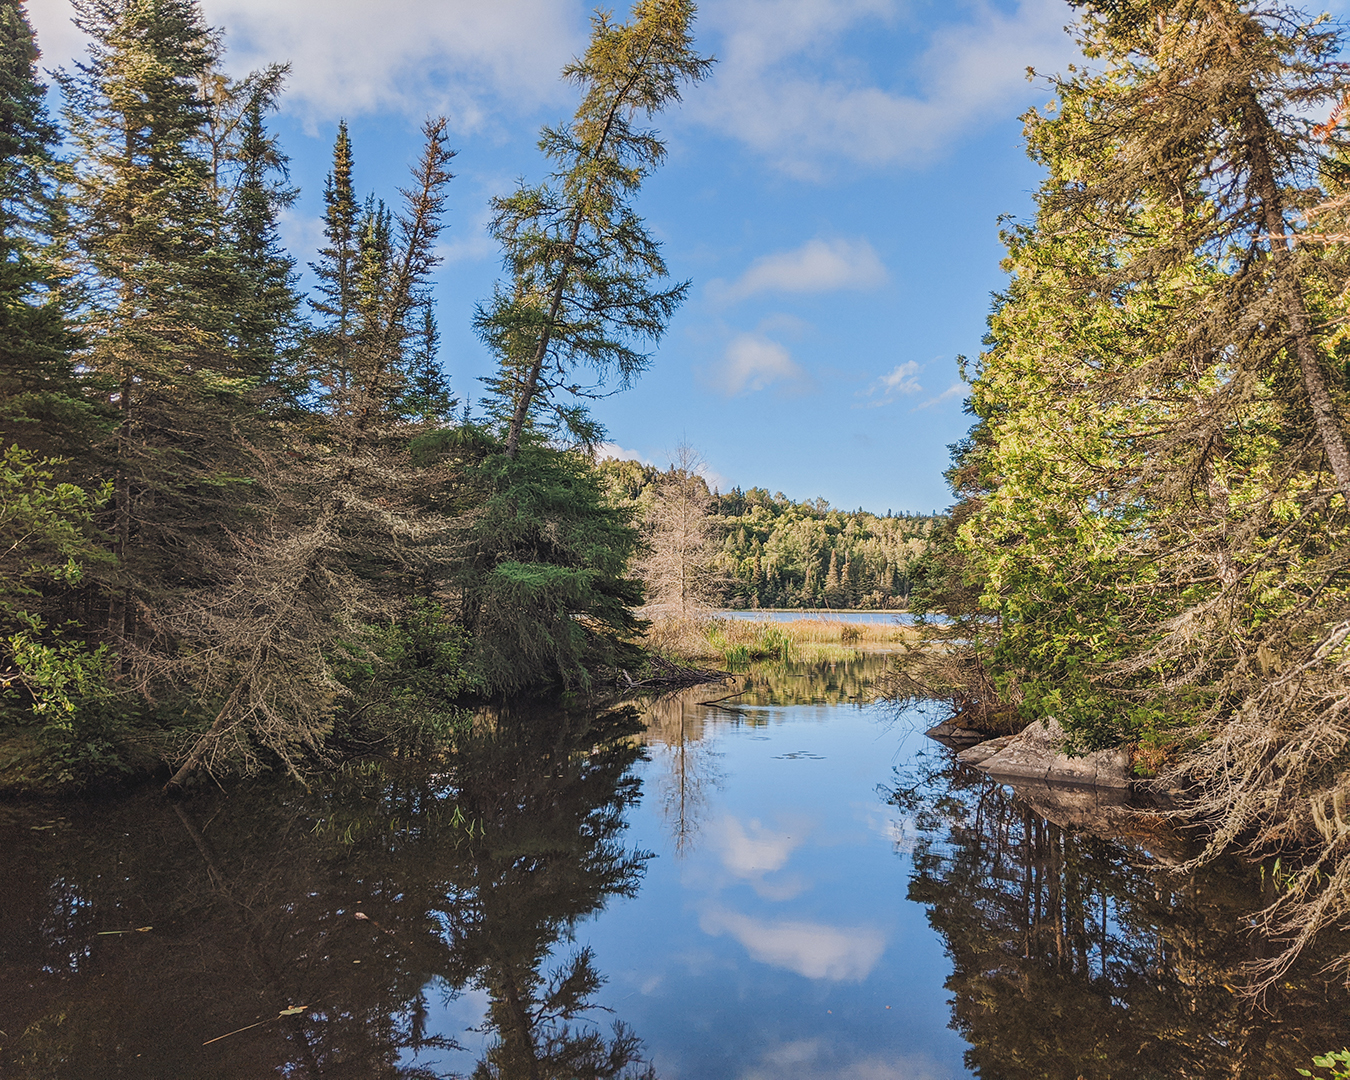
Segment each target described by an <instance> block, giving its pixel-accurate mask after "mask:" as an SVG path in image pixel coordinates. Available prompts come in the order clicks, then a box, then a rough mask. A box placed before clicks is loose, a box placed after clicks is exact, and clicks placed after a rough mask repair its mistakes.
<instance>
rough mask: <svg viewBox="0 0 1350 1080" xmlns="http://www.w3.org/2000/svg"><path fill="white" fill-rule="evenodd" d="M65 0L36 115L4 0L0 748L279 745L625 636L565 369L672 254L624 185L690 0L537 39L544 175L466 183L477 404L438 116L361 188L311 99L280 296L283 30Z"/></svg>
mask: <svg viewBox="0 0 1350 1080" xmlns="http://www.w3.org/2000/svg"><path fill="white" fill-rule="evenodd" d="M75 9H76V24H77V26H78V27H79V29H80V30H81V31H82V32H83V33H84V35H85V36H86V37H87V38H88V40H89V42H90V45H89V51H88V55H87V57H86V58H85V59H84V60H83V61H81V62H80V63H79V64H77V65H75V66H74V67H73V68H72V69H70V70H64V71H60V72H58V73H57V74H56V76H55V82H56V89H57V91H58V92H59V98H60V101H61V106H60V108H59V110H58V112H57V114H55V115H53V114H52V113H50V112H49V111H48V108H47V90H48V88H47V87H46V86H44V85H43V83H42V81H41V80H40V78H39V70H38V66H37V61H38V56H39V53H38V49H37V43H36V42H35V40H34V36H33V32H32V29H31V27H30V25H29V23H28V21H27V18H26V16H25V12H24V9H23V6H22V4H21V3H19V2H18V0H0V83H2V84H3V85H0V437H3V445H4V457H3V464H4V467H3V468H2V469H0V488H3V491H2V492H0V528H2V529H3V530H5V532H6V536H7V539H8V541H9V542H8V544H7V545H6V550H5V554H4V556H3V560H2V564H3V565H2V568H0V782H2V783H3V785H4V786H5V787H7V788H10V789H25V788H27V789H42V790H52V789H74V788H85V787H89V786H94V785H99V784H105V783H109V782H113V781H116V780H117V779H118V778H119V777H122V776H126V775H130V774H136V773H140V772H144V771H146V770H150V769H155V768H159V769H163V768H165V767H166V766H167V767H169V768H170V769H171V770H172V771H173V777H172V779H171V780H170V784H171V785H181V784H184V783H186V782H187V781H188V778H189V777H190V776H191V775H192V774H193V773H194V772H195V771H197V770H198V769H206V770H209V771H211V772H212V773H214V774H217V775H221V774H226V773H230V772H241V771H242V772H248V771H252V770H256V769H260V768H270V769H280V770H285V771H289V772H291V773H294V774H297V775H298V774H299V773H300V772H301V771H302V770H303V769H305V768H307V767H310V766H312V765H314V764H316V763H323V762H331V761H332V760H335V759H336V758H338V757H341V756H342V755H343V754H346V753H349V752H362V751H366V750H377V749H378V750H381V751H383V752H393V753H399V752H403V751H409V752H411V751H414V750H416V749H418V748H420V747H424V746H427V745H435V744H436V743H437V741H438V740H443V739H444V738H445V736H446V735H447V733H448V732H450V731H452V730H454V728H455V725H456V724H458V723H459V722H460V720H461V719H462V709H461V707H460V705H459V704H457V703H459V702H463V701H468V700H473V699H484V698H493V697H500V696H502V695H505V694H509V693H516V692H520V691H525V690H539V689H556V688H559V687H581V688H584V687H586V686H588V685H590V684H591V683H592V681H593V680H594V678H595V677H596V674H597V672H601V671H603V670H605V669H606V668H607V667H612V666H613V665H614V664H616V663H618V662H619V661H620V660H623V659H625V658H628V657H629V656H630V655H631V654H632V653H633V651H634V645H633V644H632V636H633V632H634V631H635V629H637V626H638V624H637V621H636V618H635V616H634V614H633V610H634V609H635V608H636V607H637V606H638V605H639V604H640V603H641V599H642V594H641V586H640V584H639V583H638V582H637V580H636V579H635V578H633V577H632V576H631V575H630V573H629V566H630V563H631V560H632V557H633V555H634V553H635V551H636V548H637V544H638V539H639V537H638V531H637V529H636V527H635V525H634V522H633V519H632V514H631V512H630V511H629V510H628V509H626V508H624V507H622V506H619V505H616V504H615V503H614V502H613V500H611V499H610V498H609V497H608V495H607V493H606V491H605V489H604V487H603V485H602V483H601V481H600V479H599V477H598V475H597V474H596V472H595V468H594V464H593V461H592V458H591V454H590V448H591V446H592V445H593V444H594V443H595V441H596V440H597V439H598V438H600V437H601V435H602V431H601V429H600V428H599V426H598V425H597V424H596V423H595V422H594V420H593V419H591V418H590V417H589V415H588V413H587V411H586V408H585V405H586V402H587V401H588V400H589V399H590V398H591V397H593V396H595V395H596V394H597V393H600V392H602V391H603V390H604V389H605V388H606V387H607V386H610V387H621V386H623V385H627V384H628V383H629V382H630V381H631V380H632V379H634V378H635V377H637V375H638V374H640V372H641V371H642V370H643V368H644V367H645V366H646V365H647V364H648V363H649V362H650V359H651V356H652V352H653V351H654V349H655V347H656V345H657V344H658V343H659V341H660V339H661V336H662V334H663V333H664V331H665V328H666V326H667V324H668V322H669V320H670V317H671V315H672V314H673V312H674V311H675V309H676V308H677V307H678V305H679V303H680V301H681V300H682V298H683V296H684V294H685V291H686V289H687V284H685V283H681V282H679V281H672V280H670V278H669V276H668V274H667V269H666V266H665V263H664V262H663V260H662V257H661V252H660V245H659V243H658V242H657V241H656V240H655V239H654V238H653V237H652V236H651V235H649V233H648V231H647V229H646V226H645V225H644V223H643V221H642V219H641V217H640V216H639V214H638V212H637V210H636V207H635V200H636V199H637V197H638V196H639V195H640V192H641V187H642V183H643V181H644V180H645V179H646V178H647V177H649V176H650V175H651V174H652V172H653V171H654V170H656V169H657V168H658V167H659V166H660V164H661V162H662V160H663V158H664V155H665V148H664V144H663V143H662V141H661V138H660V137H659V135H658V133H657V132H656V131H655V130H654V129H653V128H652V126H651V125H652V121H653V118H654V117H655V116H657V115H658V114H659V113H661V112H662V111H663V110H665V109H667V108H669V107H671V106H673V105H674V104H676V103H677V102H678V101H679V100H680V94H681V92H682V91H683V89H685V88H686V87H688V86H689V85H691V84H693V83H697V82H698V81H700V80H701V79H702V78H703V77H704V76H705V75H706V73H707V71H708V69H709V65H710V64H711V61H710V60H709V59H707V58H705V57H702V56H701V55H699V53H698V52H697V51H696V49H695V46H694V41H693V36H692V34H693V31H692V27H693V20H694V7H693V5H692V4H691V3H689V2H688V0H636V3H635V4H634V6H633V8H632V11H631V13H630V15H629V17H628V18H627V20H626V21H620V20H619V19H617V18H615V17H613V16H611V15H603V14H601V15H597V16H596V17H595V19H594V21H593V25H592V34H591V39H590V43H589V46H588V48H587V49H586V51H585V52H584V53H583V54H582V55H581V56H579V57H577V59H576V60H575V61H574V62H573V63H572V64H570V65H569V66H568V67H567V68H566V69H565V71H564V72H563V76H564V78H565V79H566V80H567V81H568V82H569V83H570V84H571V85H572V86H573V88H574V89H575V90H576V92H577V100H578V102H579V104H578V107H577V109H576V112H575V113H574V115H573V116H572V117H570V118H569V119H566V120H564V121H561V122H560V123H558V124H556V125H553V126H550V127H548V128H545V129H544V132H543V135H542V138H541V143H540V145H541V149H542V150H543V151H544V156H545V158H546V160H547V162H548V169H549V171H548V175H547V177H546V179H545V180H544V181H543V182H542V183H540V184H536V185H530V184H527V183H525V182H524V181H522V182H521V184H520V186H519V187H518V189H517V190H516V191H515V192H514V193H513V194H510V195H508V196H504V197H501V198H499V199H497V200H496V202H495V204H494V212H495V214H496V217H495V218H494V223H493V226H492V234H493V236H494V238H495V239H496V240H497V241H498V242H499V244H500V246H501V250H502V257H503V270H504V277H503V280H502V281H501V282H500V284H499V285H498V287H497V289H496V290H495V292H494V295H493V296H492V297H491V298H490V299H487V300H485V301H484V302H483V303H482V304H481V305H480V307H479V312H478V317H477V320H476V329H477V331H478V333H479V335H480V336H481V339H482V341H483V343H484V344H485V346H486V347H487V348H488V350H489V351H490V353H491V355H492V357H493V358H494V360H495V362H496V364H497V375H496V377H495V378H494V379H493V380H492V381H491V383H490V386H489V390H490V391H491V392H490V394H489V396H488V398H487V400H486V401H485V402H484V403H483V404H482V405H481V406H480V412H479V413H478V415H477V416H476V417H475V418H473V419H470V415H471V414H470V413H469V412H468V411H466V410H464V409H462V408H461V401H460V397H459V395H458V394H456V393H455V392H452V390H451V387H450V386H449V384H448V381H447V379H446V377H445V375H444V373H443V368H442V366H441V363H440V357H439V341H440V333H439V328H438V326H437V324H436V314H435V309H434V305H433V303H432V299H431V286H432V283H433V280H434V274H435V271H436V268H437V265H438V263H439V261H440V255H439V254H438V252H439V251H440V250H441V246H440V244H439V240H440V238H441V235H442V232H443V230H444V229H445V228H446V227H447V226H448V225H449V222H448V221H447V220H446V207H447V202H446V200H447V194H448V191H449V189H450V185H451V184H452V182H453V180H454V176H453V171H452V165H453V160H454V157H455V151H454V150H453V148H452V147H451V146H450V144H449V136H448V131H449V126H448V124H447V122H446V120H445V119H443V118H438V117H432V118H430V119H428V120H427V122H426V123H425V125H424V126H423V130H422V139H423V145H422V149H421V152H420V154H419V155H417V156H416V157H415V158H414V160H413V161H412V162H411V165H410V170H409V177H408V180H407V182H406V184H405V185H404V186H403V187H402V188H400V189H399V191H397V192H396V193H391V195H390V196H381V195H380V194H378V193H369V194H367V193H365V192H362V191H359V190H357V189H356V187H355V182H354V179H353V178H354V176H355V168H354V163H355V161H356V160H357V158H358V156H359V154H360V147H359V146H356V145H354V143H353V140H352V139H351V137H350V134H349V132H348V130H347V127H346V125H345V124H340V125H339V126H338V129H337V131H336V137H335V141H334V145H333V154H332V163H331V169H330V171H329V173H328V176H327V180H326V183H325V186H324V191H323V205H324V213H323V242H322V246H321V247H320V249H319V250H318V251H316V252H311V253H305V255H306V257H307V259H308V261H309V265H310V267H311V269H312V271H313V274H314V279H315V281H316V286H315V288H314V290H313V291H312V293H310V294H309V295H304V294H303V293H302V292H301V291H300V289H299V285H298V282H299V274H298V273H297V269H296V267H297V256H296V255H294V254H292V253H290V252H287V251H286V250H285V249H284V247H283V246H282V244H281V241H280V238H279V232H278V220H279V215H280V214H281V213H282V212H283V211H284V210H285V209H286V208H287V207H288V206H290V205H291V204H292V203H293V202H294V200H295V198H296V195H297V192H296V190H295V189H294V187H293V186H292V185H291V183H290V178H289V173H288V167H287V164H288V163H287V157H286V154H285V150H284V148H283V147H282V146H281V145H280V144H279V142H278V140H277V139H276V137H275V136H274V135H273V134H271V132H270V131H269V128H268V123H269V118H270V116H271V115H272V113H273V112H274V111H275V110H276V109H277V108H278V104H279V102H280V101H281V97H282V94H283V93H284V87H285V82H286V76H287V69H286V67H285V66H284V65H273V66H269V67H267V68H264V69H262V70H259V71H256V72H253V73H251V74H249V75H247V76H246V77H244V78H233V77H231V76H230V75H229V74H227V73H226V70H225V67H224V55H223V49H224V41H223V37H222V35H221V34H220V33H219V32H218V31H216V30H215V29H213V28H212V27H210V26H209V25H207V23H206V22H205V21H204V18H203V14H202V11H201V8H200V6H199V4H198V3H197V2H196V0H76V3H75ZM463 392H464V391H463V390H461V391H460V394H462V393H463Z"/></svg>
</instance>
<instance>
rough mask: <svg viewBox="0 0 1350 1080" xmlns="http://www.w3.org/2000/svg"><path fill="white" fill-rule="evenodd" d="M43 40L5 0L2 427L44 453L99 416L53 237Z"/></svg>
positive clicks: (75, 437)
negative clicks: (79, 361)
mask: <svg viewBox="0 0 1350 1080" xmlns="http://www.w3.org/2000/svg"><path fill="white" fill-rule="evenodd" d="M37 59H38V50H37V45H36V43H35V41H34V38H33V30H32V27H31V26H30V25H29V23H28V19H27V17H26V16H25V14H24V11H23V7H22V5H21V4H20V3H18V2H17V0H4V2H3V3H0V434H3V437H4V439H5V440H6V442H10V443H13V442H17V443H18V444H19V445H21V446H23V447H25V448H27V449H32V450H36V451H38V452H39V453H42V454H60V453H70V452H72V451H74V450H77V449H79V448H82V447H83V446H84V445H85V444H86V443H87V440H88V439H89V438H90V437H91V436H92V435H94V434H95V433H96V429H97V427H98V424H99V420H98V418H97V417H96V416H95V415H94V406H93V404H92V403H91V402H90V401H89V400H88V399H87V398H86V396H85V394H84V392H83V391H84V387H83V385H82V382H81V380H79V379H78V378H77V377H76V375H75V370H74V366H73V363H72V353H73V352H74V350H75V349H76V347H77V345H78V338H77V337H76V336H75V334H74V333H73V332H72V330H71V329H70V326H69V323H68V318H67V308H68V306H69V305H68V302H67V301H66V300H65V299H64V298H63V295H62V289H61V286H62V285H63V284H64V282H62V281H61V280H60V279H61V272H60V268H59V266H58V265H57V260H56V259H55V258H54V254H55V253H54V252H53V251H52V245H53V244H54V243H55V239H56V238H55V234H56V233H57V232H58V231H59V230H60V227H61V220H60V219H61V215H62V210H63V207H62V205H61V202H60V200H59V197H58V193H57V190H56V184H57V179H56V169H57V163H56V158H55V152H54V148H55V146H56V144H57V142H58V140H59V133H58V132H57V129H56V127H55V125H54V124H52V123H51V121H50V120H49V119H48V116H47V109H46V103H45V96H46V91H45V89H44V88H43V86H42V85H41V83H39V82H38V79H37Z"/></svg>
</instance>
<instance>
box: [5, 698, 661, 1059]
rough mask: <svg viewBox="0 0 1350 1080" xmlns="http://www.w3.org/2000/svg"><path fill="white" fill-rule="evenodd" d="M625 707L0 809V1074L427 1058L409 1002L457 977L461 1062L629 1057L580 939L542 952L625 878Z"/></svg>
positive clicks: (637, 1049)
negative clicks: (328, 761) (195, 795)
mask: <svg viewBox="0 0 1350 1080" xmlns="http://www.w3.org/2000/svg"><path fill="white" fill-rule="evenodd" d="M637 730H638V727H637V724H636V722H635V720H634V718H633V716H632V714H631V712H623V711H621V712H615V713H610V714H608V715H607V716H604V717H600V718H598V719H595V718H592V719H581V718H575V717H573V718H561V717H558V716H556V715H555V716H552V717H550V722H549V723H548V724H538V723H521V722H516V721H513V720H512V719H510V718H499V721H498V722H497V723H495V724H493V725H490V726H485V727H484V730H483V731H482V732H481V733H480V735H479V736H478V737H477V738H476V739H475V740H474V741H473V742H472V743H471V744H469V745H468V746H466V747H465V748H464V752H463V753H462V754H461V755H460V756H459V759H458V760H457V761H456V762H455V763H454V765H453V767H451V768H450V769H449V770H448V771H447V772H445V773H444V774H443V775H440V776H436V777H431V778H428V777H426V776H417V777H414V776H412V775H409V774H404V773H399V772H395V771H390V770H388V769H385V768H378V767H373V766H372V767H367V768H360V769H355V770H349V771H346V772H343V773H341V774H340V775H338V776H337V777H334V778H333V779H332V780H331V781H329V782H327V783H325V785H324V786H323V787H321V788H316V789H315V790H314V791H312V792H310V793H304V792H301V791H298V790H297V789H296V788H294V787H293V786H289V785H287V786H277V787H275V788H268V787H266V786H263V785H254V786H251V787H250V788H249V789H248V790H247V792H246V793H243V794H241V795H240V796H239V797H237V798H229V797H225V796H224V795H219V796H217V797H215V798H200V799H196V800H193V801H192V802H190V803H187V804H180V805H176V806H165V805H164V804H163V803H160V802H159V801H157V800H150V799H147V800H144V801H139V802H138V801H132V802H127V803H121V804H115V805H112V806H106V807H97V808H90V809H89V810H88V811H87V812H84V813H72V814H69V815H67V816H65V817H62V818H56V819H41V818H39V819H34V817H33V816H32V814H31V813H29V812H21V811H15V810H11V811H9V813H8V815H7V817H6V819H5V820H4V821H3V822H0V844H3V850H4V851H5V852H6V861H5V868H6V874H5V875H4V878H3V880H0V910H3V911H4V912H5V918H4V920H3V921H2V922H0V1031H3V1033H4V1034H3V1035H0V1075H14V1076H25V1077H27V1076H34V1077H36V1076H42V1077H52V1078H65V1077H70V1078H77V1077H78V1078H80V1080H84V1078H87V1077H91V1076H114V1075H116V1076H128V1077H147V1078H148V1077H165V1078H169V1077H174V1078H178V1077H183V1076H192V1077H240V1076H263V1075H267V1074H281V1075H285V1076H293V1077H321V1076H322V1077H363V1078H366V1077H391V1078H392V1077H408V1078H420V1077H432V1076H441V1075H448V1072H449V1066H448V1065H447V1064H446V1063H447V1061H449V1060H450V1058H448V1057H447V1055H451V1054H453V1053H454V1052H455V1050H456V1044H455V1042H454V1040H453V1039H451V1038H449V1037H447V1036H446V1035H443V1034H435V1033H433V1032H431V1031H430V1030H429V1025H428V1013H429V1009H430V1008H432V1007H435V1005H436V1001H435V999H436V998H437V997H439V998H441V1000H442V1003H444V1002H445V1001H450V1000H453V999H454V998H456V997H457V996H459V995H461V994H465V993H476V994H478V995H480V996H482V997H484V998H485V999H486V1012H487V1017H486V1027H487V1030H486V1035H487V1038H486V1040H485V1041H484V1039H483V1038H482V1037H481V1036H480V1038H479V1039H477V1040H476V1041H477V1042H479V1043H482V1044H483V1045H482V1047H481V1052H480V1053H479V1055H478V1060H477V1061H476V1063H473V1064H472V1065H471V1068H472V1075H473V1077H475V1078H476V1080H487V1078H503V1080H516V1078H520V1080H548V1078H554V1077H568V1078H572V1077H584V1078H601V1077H606V1078H609V1077H614V1078H617V1077H636V1076H640V1075H649V1073H648V1070H647V1069H646V1067H645V1066H644V1064H643V1062H642V1061H641V1056H642V1054H641V1045H640V1043H639V1042H638V1040H637V1038H636V1037H635V1036H634V1034H633V1033H632V1032H631V1031H629V1030H627V1029H626V1028H625V1027H623V1025H622V1024H616V1025H614V1026H613V1027H604V1028H602V1027H601V1026H599V1025H597V1024H596V1023H594V1022H592V1021H591V1020H589V1019H588V1015H589V1014H588V1007H589V1006H590V1003H591V999H592V996H593V995H594V994H595V992H596V990H597V989H598V987H599V985H600V983H601V981H602V980H601V977H600V975H599V974H598V972H597V971H596V969H595V967H594V965H593V963H592V961H591V956H590V953H589V951H587V950H585V949H582V950H580V951H576V952H574V953H573V954H571V955H567V956H563V957H561V958H559V955H558V954H559V952H560V948H559V946H560V943H566V942H567V941H568V940H569V939H570V937H571V935H572V931H573V929H574V927H575V925H576V923H577V921H578V920H580V919H582V918H584V917H585V916H587V915H589V914H591V913H593V912H595V911H597V910H599V909H601V908H603V907H604V905H605V904H606V902H607V901H608V900H609V899H611V898H613V897H616V896H630V895H632V894H633V893H635V892H636V890H637V887H638V884H639V882H640V880H641V878H642V874H643V869H644V864H645V860H646V858H647V856H645V855H644V854H643V853H641V852H636V851H633V850H630V849H628V848H626V847H625V846H624V844H623V841H622V833H623V831H624V829H625V828H626V822H625V812H626V810H627V809H628V808H629V807H630V806H631V805H632V804H633V803H634V802H635V801H636V800H637V798H638V794H639V784H638V780H637V779H636V776H635V774H634V772H633V766H634V764H635V763H636V762H637V761H638V760H639V758H640V756H641V754H642V750H641V747H640V746H639V745H638V744H637V743H636V741H635V740H634V739H633V738H632V736H633V735H634V734H635V733H636V731H637ZM551 965H554V966H552V967H551ZM459 1057H461V1058H466V1059H467V1061H469V1062H473V1055H464V1054H460V1055H459Z"/></svg>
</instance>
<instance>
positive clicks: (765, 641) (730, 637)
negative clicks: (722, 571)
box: [644, 617, 915, 670]
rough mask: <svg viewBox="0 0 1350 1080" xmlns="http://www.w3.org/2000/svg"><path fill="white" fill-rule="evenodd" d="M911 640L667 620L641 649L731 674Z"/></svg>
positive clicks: (875, 628) (855, 626)
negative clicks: (750, 666) (719, 666)
mask: <svg viewBox="0 0 1350 1080" xmlns="http://www.w3.org/2000/svg"><path fill="white" fill-rule="evenodd" d="M914 640H915V632H914V630H913V628H911V627H908V626H899V625H896V624H893V623H889V624H888V623H850V622H844V621H843V620H842V619H830V618H809V617H808V618H801V619H794V620H792V621H791V622H773V621H770V620H767V619H766V620H762V621H761V620H758V619H722V618H717V617H711V618H703V619H698V618H689V619H679V618H671V617H665V618H657V619H655V620H653V622H652V625H651V627H650V629H649V630H648V631H647V636H646V639H645V641H644V644H645V645H646V646H647V648H649V649H651V650H653V651H654V652H657V653H660V654H661V655H663V656H669V657H672V658H675V659H678V660H682V661H689V660H713V659H718V660H721V661H722V662H723V663H724V664H726V665H727V667H728V668H729V669H732V670H734V669H735V668H736V667H737V666H743V665H744V664H747V663H749V662H750V661H752V660H783V661H786V660H808V661H809V660H841V659H845V658H846V657H848V656H850V655H852V654H854V653H858V652H870V651H889V650H892V649H898V648H902V647H903V646H904V645H905V644H906V643H909V642H912V641H914Z"/></svg>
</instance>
